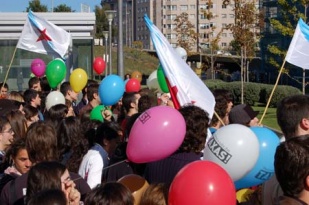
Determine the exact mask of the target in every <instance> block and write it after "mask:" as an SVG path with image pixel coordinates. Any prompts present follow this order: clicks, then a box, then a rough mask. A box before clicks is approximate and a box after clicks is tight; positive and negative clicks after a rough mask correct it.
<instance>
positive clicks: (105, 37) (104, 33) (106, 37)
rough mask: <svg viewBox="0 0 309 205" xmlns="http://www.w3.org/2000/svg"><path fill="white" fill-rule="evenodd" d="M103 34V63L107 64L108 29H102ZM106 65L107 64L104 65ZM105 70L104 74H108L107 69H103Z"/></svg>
mask: <svg viewBox="0 0 309 205" xmlns="http://www.w3.org/2000/svg"><path fill="white" fill-rule="evenodd" d="M103 36H104V40H105V58H104V60H105V63H106V65H108V63H109V62H108V54H107V39H108V31H103ZM106 67H107V66H106ZM105 70H106V72H105V76H107V75H108V69H105Z"/></svg>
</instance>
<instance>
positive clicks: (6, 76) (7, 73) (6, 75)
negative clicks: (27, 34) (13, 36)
mask: <svg viewBox="0 0 309 205" xmlns="http://www.w3.org/2000/svg"><path fill="white" fill-rule="evenodd" d="M16 50H17V46H16V47H15V50H14V53H13V56H12V59H11V62H10V65H9V68H8V70H7V71H6V74H5V77H4V81H3V86H4V84H5V83H6V81H7V79H8V76H9V72H10V70H11V66H12V63H13V60H14V57H15V53H16ZM0 89H2V87H1V88H0Z"/></svg>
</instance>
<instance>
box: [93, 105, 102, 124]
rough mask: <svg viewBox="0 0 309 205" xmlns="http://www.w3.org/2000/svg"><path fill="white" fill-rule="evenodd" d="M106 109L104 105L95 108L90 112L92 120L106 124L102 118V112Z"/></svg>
mask: <svg viewBox="0 0 309 205" xmlns="http://www.w3.org/2000/svg"><path fill="white" fill-rule="evenodd" d="M104 108H105V107H104V105H98V106H96V107H95V108H93V109H92V110H91V112H90V120H99V121H100V122H104V118H103V116H102V111H103V110H104Z"/></svg>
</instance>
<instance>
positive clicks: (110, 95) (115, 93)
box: [99, 75, 125, 106]
mask: <svg viewBox="0 0 309 205" xmlns="http://www.w3.org/2000/svg"><path fill="white" fill-rule="evenodd" d="M124 89H125V85H124V81H123V80H122V78H121V77H119V76H118V75H109V76H107V77H105V78H104V79H103V80H102V81H101V83H100V86H99V96H100V99H101V102H102V104H104V105H106V106H108V105H114V104H116V103H117V102H118V101H119V100H120V98H121V97H122V95H123V93H124Z"/></svg>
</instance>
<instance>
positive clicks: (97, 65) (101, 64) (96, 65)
mask: <svg viewBox="0 0 309 205" xmlns="http://www.w3.org/2000/svg"><path fill="white" fill-rule="evenodd" d="M105 67H106V63H105V61H104V60H103V58H101V57H96V58H95V59H94V61H93V69H94V71H95V72H96V73H97V74H98V75H101V74H102V73H103V72H104V70H105Z"/></svg>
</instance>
